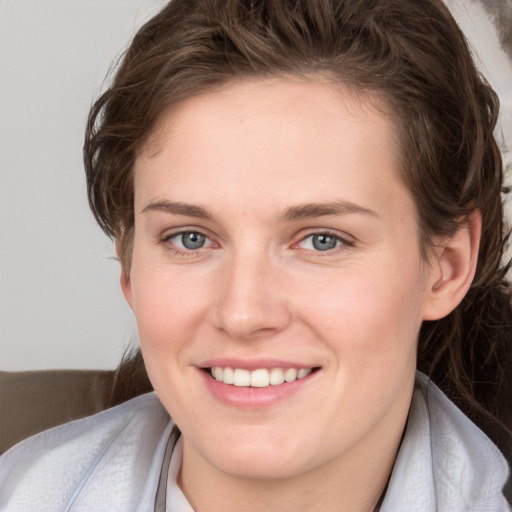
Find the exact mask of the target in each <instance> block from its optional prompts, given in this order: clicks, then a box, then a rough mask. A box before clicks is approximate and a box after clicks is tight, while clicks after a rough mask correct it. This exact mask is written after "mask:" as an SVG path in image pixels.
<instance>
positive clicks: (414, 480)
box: [0, 374, 510, 512]
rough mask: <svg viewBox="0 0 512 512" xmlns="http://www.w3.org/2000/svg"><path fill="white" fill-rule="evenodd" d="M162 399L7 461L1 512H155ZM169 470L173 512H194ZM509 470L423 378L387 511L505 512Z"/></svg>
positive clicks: (58, 435)
mask: <svg viewBox="0 0 512 512" xmlns="http://www.w3.org/2000/svg"><path fill="white" fill-rule="evenodd" d="M173 426H174V425H173V422H172V421H171V420H170V418H169V416H168V414H167V412H166V411H165V409H164V408H163V407H162V405H161V404H160V402H159V400H158V398H157V397H156V395H155V394H154V393H150V394H147V395H143V396H141V397H138V398H135V399H133V400H131V401H129V402H126V403H125V404H122V405H120V406H118V407H115V408H113V409H109V410H107V411H103V412H101V413H99V414H96V415H94V416H91V417H89V418H85V419H82V420H78V421H75V422H72V423H69V424H66V425H63V426H60V427H56V428H54V429H52V430H49V431H46V432H43V433H41V434H39V435H37V436H34V437H33V438H30V439H28V440H26V441H24V442H22V443H20V444H19V445H17V446H15V447H14V448H12V449H11V450H9V451H8V452H6V453H5V454H4V455H3V456H2V457H0V510H2V511H6V512H32V511H34V512H35V511H37V512H46V511H48V512H49V511H52V512H54V511H59V512H60V511H66V512H68V511H69V512H71V511H73V512H86V511H87V512H91V511H100V510H101V511H103V510H108V511H111V512H116V511H123V512H131V511H133V512H152V511H153V510H154V504H155V497H156V492H157V485H158V481H159V479H160V475H161V473H162V461H163V460H164V454H165V450H166V446H167V442H168V439H169V436H170V433H171V430H172V428H173ZM181 458H182V448H181V441H178V443H177V445H176V447H175V448H174V451H173V453H172V458H171V461H170V466H169V473H168V480H167V489H166V498H167V499H166V502H167V509H166V510H167V512H192V507H191V506H190V504H189V503H188V502H187V500H186V498H185V496H184V495H183V493H182V492H181V490H180V489H179V487H178V485H177V483H176V478H177V475H178V473H179V468H180V467H181ZM507 476H508V466H507V463H506V461H505V459H504V457H503V456H502V455H501V453H500V452H499V450H498V449H497V448H496V447H495V446H494V445H493V444H492V442H491V441H490V440H489V439H488V437H487V436H486V435H485V434H484V433H483V432H482V431H481V430H480V429H479V428H478V427H477V426H476V425H474V424H473V423H472V422H471V421H470V420H469V419H468V418H467V417H466V416H464V414H462V412H461V411H459V409H457V407H455V405H454V404H453V403H451V402H450V401H449V400H448V398H446V396H445V395H444V394H443V393H442V392H441V391H440V390H439V389H438V388H437V387H436V386H435V385H434V384H433V383H431V382H429V381H428V379H427V378H426V377H425V376H424V375H422V374H418V375H417V379H416V387H415V391H414V395H413V400H412V403H411V410H410V414H409V419H408V424H407V428H406V432H405V435H404V439H403V442H402V445H401V447H400V450H399V453H398V456H397V459H396V462H395V466H394V469H393V472H392V475H391V478H390V481H389V485H388V489H387V492H386V496H385V498H384V500H383V503H382V505H381V508H380V512H434V511H435V512H459V511H460V512H506V511H509V510H510V508H509V506H508V504H507V502H506V500H505V498H504V497H503V495H502V492H501V489H502V488H503V486H504V484H505V482H506V480H507Z"/></svg>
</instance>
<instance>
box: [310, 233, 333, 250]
mask: <svg viewBox="0 0 512 512" xmlns="http://www.w3.org/2000/svg"><path fill="white" fill-rule="evenodd" d="M338 243H339V240H338V239H337V238H336V237H334V236H330V235H326V234H320V235H311V244H312V245H313V247H314V248H315V249H316V250H317V251H329V250H331V249H334V248H335V247H337V245H338Z"/></svg>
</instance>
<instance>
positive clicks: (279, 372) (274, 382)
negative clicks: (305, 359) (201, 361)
mask: <svg viewBox="0 0 512 512" xmlns="http://www.w3.org/2000/svg"><path fill="white" fill-rule="evenodd" d="M210 373H211V375H212V377H213V378H214V379H215V380H218V381H219V382H223V383H224V384H233V385H235V386H238V387H249V386H250V387H253V388H266V387H268V386H278V385H279V384H283V383H284V382H293V381H294V380H297V379H303V378H304V377H307V376H308V375H309V374H310V373H311V368H298V369H297V368H271V369H270V370H267V369H266V368H260V369H258V370H253V371H249V370H245V369H242V368H229V367H226V368H222V367H220V366H215V367H213V368H211V369H210Z"/></svg>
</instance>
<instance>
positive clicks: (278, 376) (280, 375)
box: [269, 368, 284, 386]
mask: <svg viewBox="0 0 512 512" xmlns="http://www.w3.org/2000/svg"><path fill="white" fill-rule="evenodd" d="M269 380H270V384H272V386H277V385H278V384H282V383H283V382H284V372H283V370H282V369H281V368H272V370H270V379H269Z"/></svg>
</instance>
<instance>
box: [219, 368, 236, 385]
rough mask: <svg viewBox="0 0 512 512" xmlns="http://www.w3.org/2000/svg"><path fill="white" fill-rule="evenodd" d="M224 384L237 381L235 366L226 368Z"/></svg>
mask: <svg viewBox="0 0 512 512" xmlns="http://www.w3.org/2000/svg"><path fill="white" fill-rule="evenodd" d="M222 380H223V382H224V384H233V383H234V382H235V372H234V371H233V368H224V378H223V379H222Z"/></svg>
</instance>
